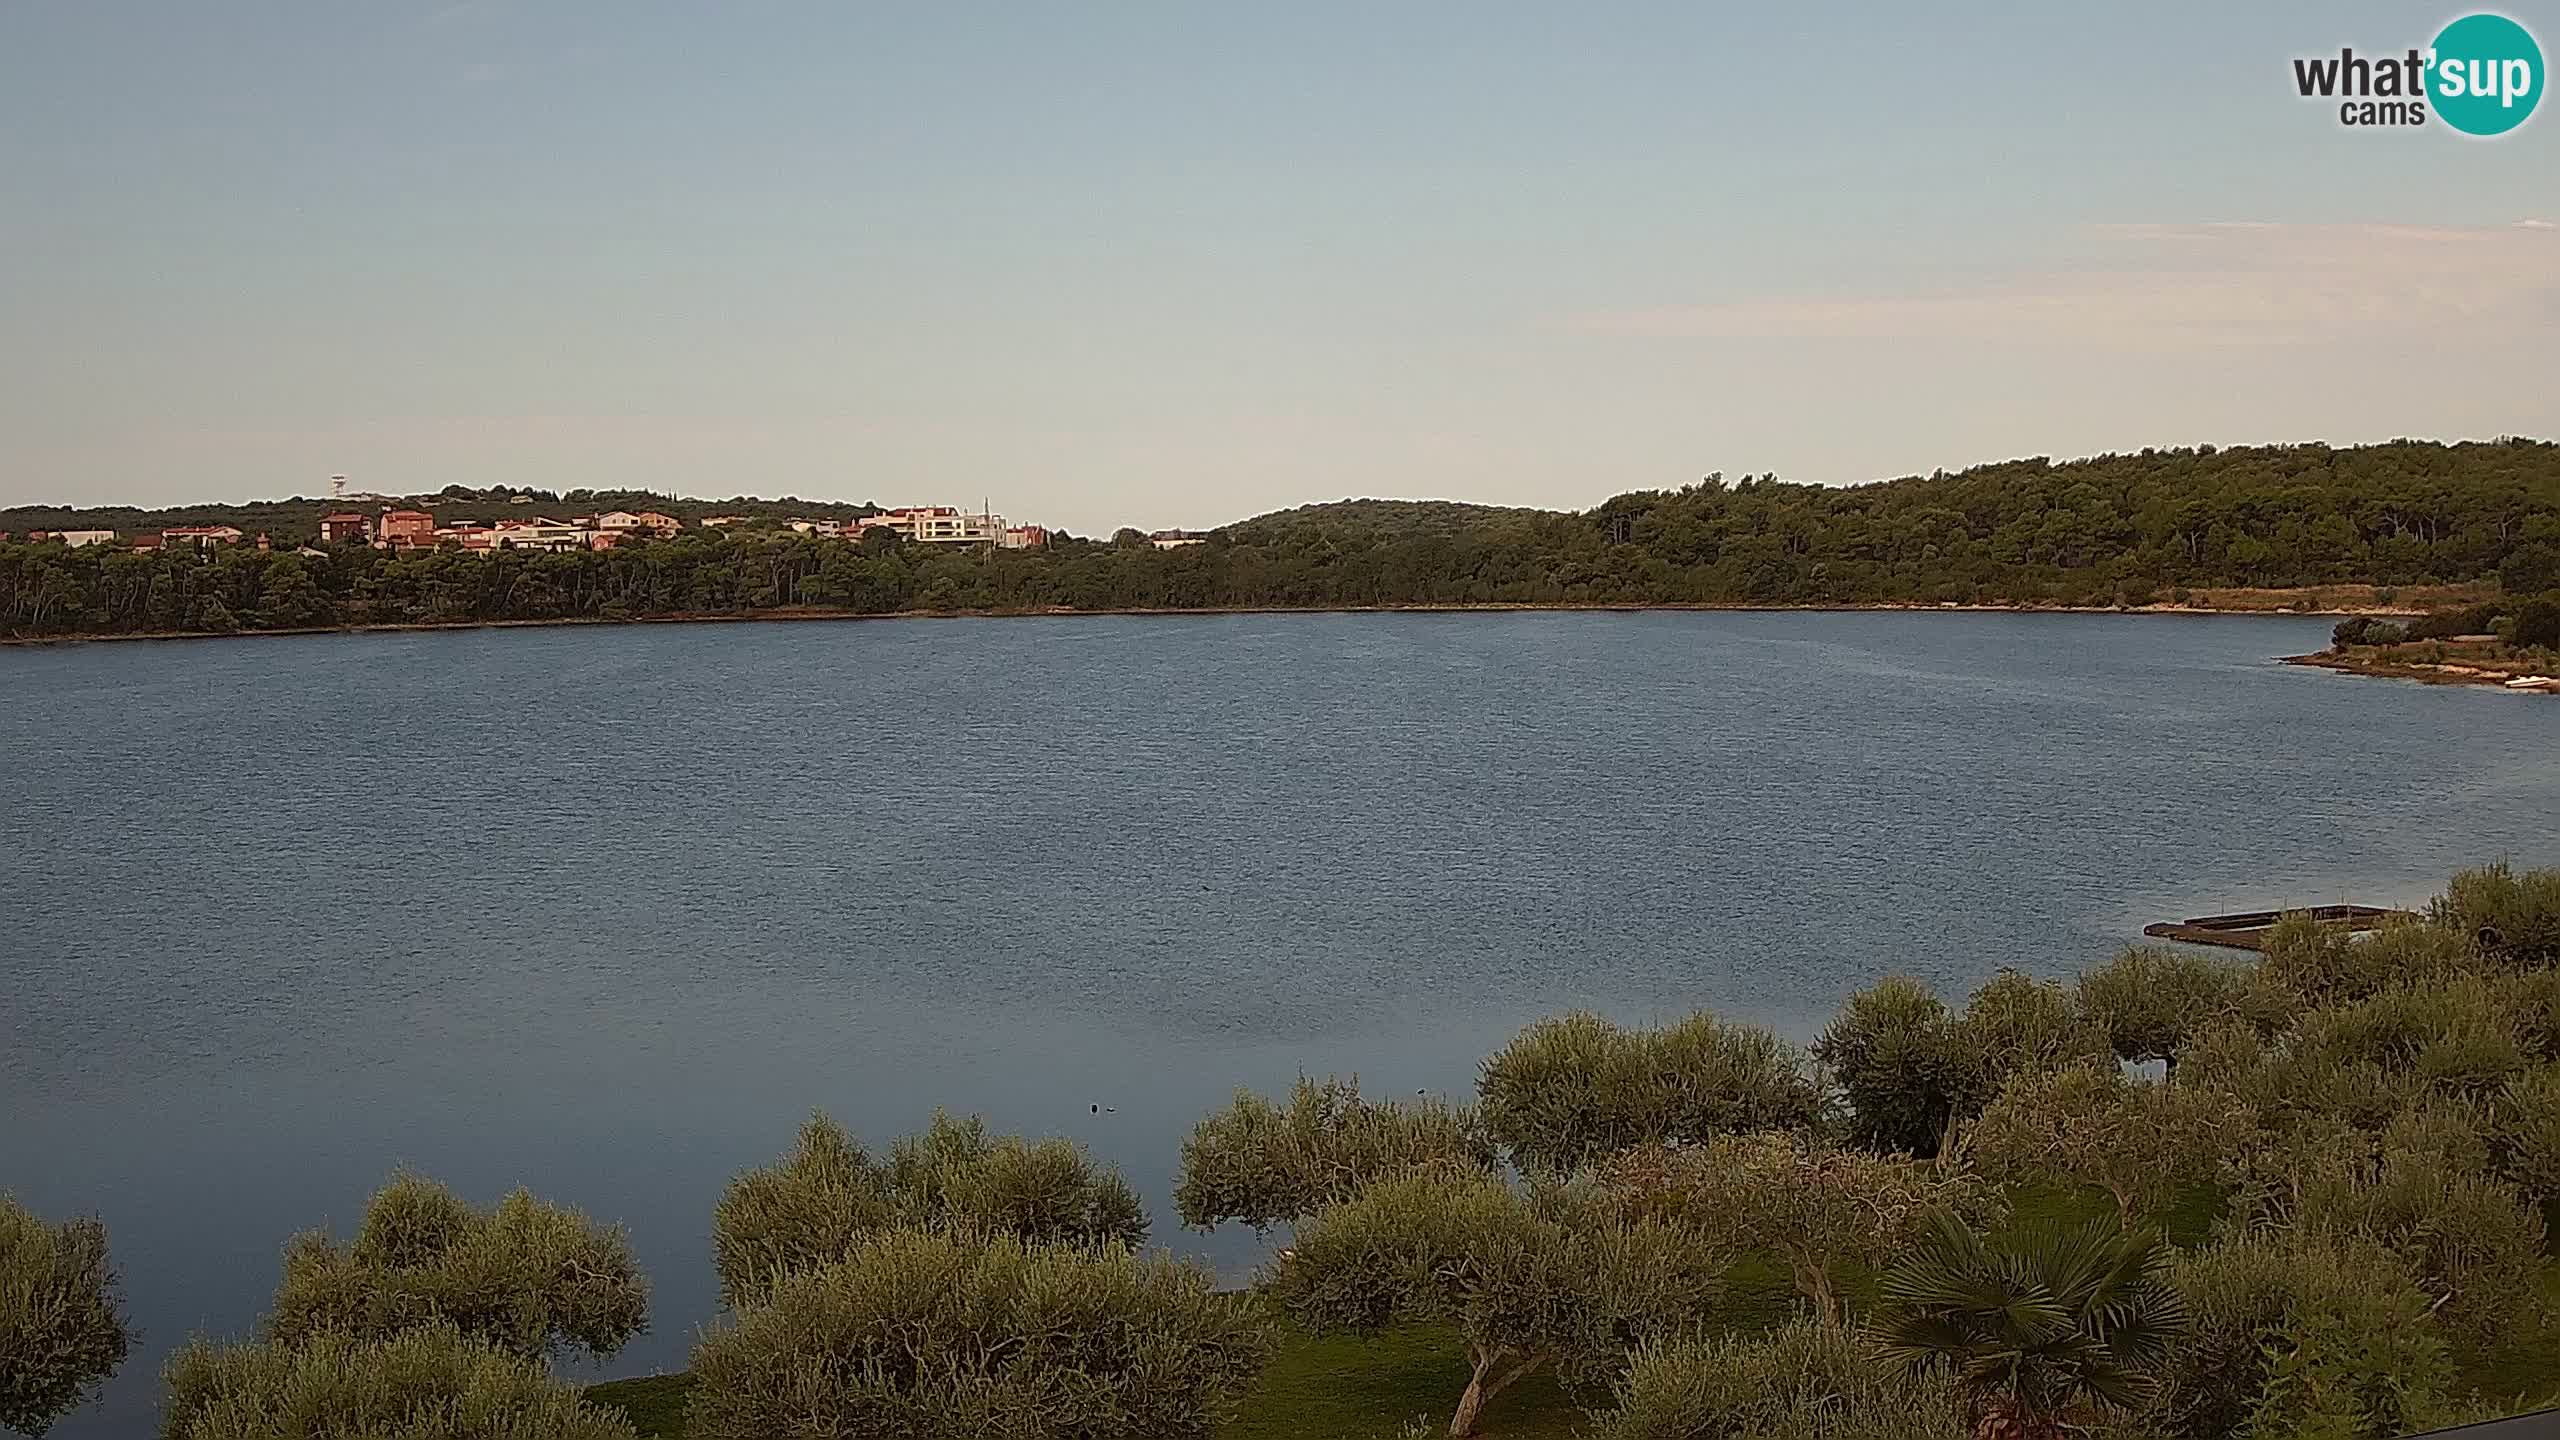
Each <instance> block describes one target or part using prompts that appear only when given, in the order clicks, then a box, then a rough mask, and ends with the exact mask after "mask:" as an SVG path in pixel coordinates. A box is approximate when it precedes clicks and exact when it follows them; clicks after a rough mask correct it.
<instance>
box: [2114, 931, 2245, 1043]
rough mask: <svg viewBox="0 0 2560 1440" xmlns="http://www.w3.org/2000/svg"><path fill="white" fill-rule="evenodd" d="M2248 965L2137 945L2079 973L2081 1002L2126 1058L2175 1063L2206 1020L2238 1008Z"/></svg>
mask: <svg viewBox="0 0 2560 1440" xmlns="http://www.w3.org/2000/svg"><path fill="white" fill-rule="evenodd" d="M2247 982H2248V973H2247V971H2246V970H2245V969H2244V968H2243V967H2241V966H2238V965H2234V964H2232V963H2231V962H2229V961H2227V960H2223V959H2221V958H2219V957H2216V956H2210V955H2196V954H2190V953H2188V952H2186V951H2181V950H2170V949H2165V948H2160V947H2153V946H2136V947H2134V948H2132V949H2129V950H2126V951H2125V952H2124V953H2122V954H2120V955H2118V956H2117V957H2116V958H2115V959H2113V960H2110V961H2108V962H2107V963H2106V964H2104V965H2101V966H2099V967H2098V968H2097V969H2095V970H2089V971H2085V972H2083V973H2082V974H2081V976H2080V984H2079V996H2078V998H2079V1005H2080V1009H2081V1011H2082V1012H2083V1013H2085V1014H2087V1015H2088V1016H2089V1017H2090V1018H2091V1019H2092V1020H2094V1021H2095V1022H2096V1023H2097V1024H2098V1025H2099V1026H2101V1027H2102V1028H2104V1029H2105V1031H2106V1032H2107V1040H2108V1043H2109V1044H2110V1045H2112V1046H2113V1047H2114V1049H2115V1053H2116V1057H2117V1058H2118V1059H2121V1060H2130V1061H2136V1062H2140V1061H2145V1060H2158V1061H2162V1062H2164V1063H2166V1064H2168V1065H2171V1066H2175V1065H2176V1064H2177V1062H2178V1055H2179V1052H2180V1051H2182V1050H2184V1049H2185V1048H2186V1046H2187V1042H2188V1041H2189V1040H2190V1039H2191V1038H2192V1037H2193V1036H2194V1035H2195V1033H2196V1032H2197V1031H2198V1030H2199V1029H2201V1028H2203V1027H2204V1026H2205V1025H2207V1024H2209V1023H2211V1022H2212V1021H2214V1020H2215V1019H2218V1018H2220V1017H2222V1016H2224V1015H2226V1014H2229V1013H2231V1012H2232V1011H2233V1009H2234V1007H2235V1006H2236V1005H2237V1004H2238V1001H2239V998H2240V993H2241V990H2242V988H2243V987H2244V986H2245V985H2246V984H2247Z"/></svg>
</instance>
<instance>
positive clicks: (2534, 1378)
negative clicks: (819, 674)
mask: <svg viewBox="0 0 2560 1440" xmlns="http://www.w3.org/2000/svg"><path fill="white" fill-rule="evenodd" d="M2010 1203H2011V1207H2012V1208H2011V1223H2013V1224H2032V1223H2035V1222H2038V1221H2047V1220H2062V1221H2068V1220H2078V1219H2083V1218H2088V1217H2092V1216H2097V1215H2102V1214H2107V1213H2110V1212H2111V1211H2112V1210H2113V1207H2114V1202H2113V1201H2111V1200H2109V1199H2108V1198H2107V1197H2106V1196H2105V1195H2103V1194H2100V1193H2097V1192H2086V1193H2080V1192H2072V1191H2032V1192H2025V1193H2019V1194H2014V1195H2012V1196H2011V1197H2010ZM2220 1204H2221V1197H2220V1196H2218V1195H2216V1194H2214V1193H2213V1192H2211V1191H2209V1190H2207V1191H2199V1192H2197V1193H2194V1194H2191V1195H2188V1196H2186V1197H2184V1198H2183V1199H2182V1200H2181V1201H2180V1202H2179V1204H2178V1205H2177V1206H2176V1207H2174V1208H2173V1209H2172V1210H2171V1211H2170V1213H2169V1214H2167V1215H2165V1216H2163V1217H2161V1218H2162V1222H2163V1224H2165V1225H2166V1227H2167V1229H2168V1231H2169V1237H2170V1238H2171V1239H2172V1240H2174V1241H2176V1242H2177V1243H2179V1244H2181V1245H2187V1246H2193V1245H2197V1244H2201V1243H2202V1242H2203V1241H2204V1239H2205V1238H2206V1236H2207V1235H2208V1233H2209V1232H2210V1230H2211V1227H2212V1221H2213V1217H2214V1215H2215V1214H2216V1212H2217V1211H2218V1209H2219V1207H2220ZM1725 1283H1726V1292H1725V1303H1724V1313H1725V1314H1726V1315H1728V1316H1729V1317H1730V1318H1731V1323H1732V1324H1733V1325H1734V1327H1735V1328H1737V1329H1759V1328H1764V1327H1766V1326H1769V1325H1774V1324H1776V1323H1778V1322H1779V1321H1781V1320H1783V1319H1785V1318H1786V1317H1787V1316H1788V1315H1789V1314H1790V1313H1791V1312H1792V1311H1793V1310H1794V1308H1795V1303H1796V1301H1795V1289H1794V1284H1793V1282H1792V1281H1791V1279H1790V1278H1789V1276H1788V1273H1787V1269H1786V1267H1785V1266H1784V1265H1783V1264H1780V1263H1778V1262H1777V1261H1775V1260H1773V1259H1767V1258H1757V1257H1755V1258H1752V1259H1746V1260H1743V1261H1741V1262H1740V1263H1738V1264H1736V1265H1735V1266H1734V1267H1733V1269H1732V1270H1730V1271H1729V1272H1727V1274H1726V1277H1725ZM1839 1283H1840V1291H1841V1295H1842V1297H1843V1298H1844V1299H1845V1300H1847V1301H1848V1303H1849V1305H1850V1306H1851V1307H1852V1309H1853V1310H1855V1309H1860V1308H1864V1306H1865V1305H1866V1304H1867V1303H1868V1302H1869V1301H1870V1300H1872V1299H1873V1296H1874V1291H1875V1277H1874V1276H1873V1275H1871V1274H1867V1273H1864V1272H1857V1273H1850V1274H1844V1275H1842V1276H1840V1277H1839ZM2541 1289H2542V1293H2543V1295H2544V1297H2545V1299H2546V1300H2548V1301H2549V1302H2550V1304H2551V1307H2552V1311H2553V1313H2554V1315H2560V1259H2554V1260H2547V1261H2545V1262H2544V1265H2543V1269H2542V1279H2541ZM2461 1365H2462V1383H2463V1384H2464V1385H2466V1386H2468V1387H2470V1388H2472V1389H2475V1390H2477V1391H2478V1392H2479V1393H2480V1394H2481V1395H2483V1396H2484V1397H2487V1398H2489V1399H2491V1400H2495V1401H2497V1402H2500V1404H2501V1405H2502V1406H2503V1408H2505V1409H2507V1410H2509V1411H2517V1410H2525V1409H2531V1408H2534V1407H2535V1406H2538V1405H2549V1404H2554V1403H2560V1322H2553V1323H2546V1324H2544V1325H2543V1326H2541V1327H2539V1328H2535V1329H2531V1330H2527V1331H2520V1332H2519V1333H2516V1334H2513V1335H2510V1336H2507V1337H2505V1339H2504V1340H2503V1342H2502V1343H2501V1344H2500V1345H2499V1346H2498V1347H2497V1348H2496V1349H2495V1350H2492V1351H2488V1352H2485V1353H2472V1354H2465V1355H2463V1356H2462V1357H2461ZM692 1384H693V1381H692V1379H691V1377H689V1376H684V1375H658V1376H650V1377H647V1378H645V1379H638V1380H614V1381H608V1382H606V1383H605V1384H602V1385H595V1386H591V1387H589V1388H588V1390H587V1398H589V1399H591V1400H594V1401H596V1402H597V1403H599V1404H604V1405H611V1406H616V1407H619V1408H620V1409H621V1410H622V1411H623V1412H624V1413H625V1414H628V1415H629V1416H630V1417H631V1422H632V1424H633V1425H634V1426H636V1427H638V1429H639V1431H640V1433H641V1435H642V1436H644V1437H662V1440H673V1437H681V1436H682V1435H683V1434H684V1397H685V1392H686V1391H687V1390H688V1389H690V1388H691V1386H692ZM1466 1387H1467V1359H1466V1352H1465V1347H1464V1346H1463V1345H1461V1344H1460V1342H1459V1340H1458V1336H1457V1332H1456V1331H1454V1330H1452V1329H1450V1328H1448V1327H1445V1326H1416V1327H1412V1328H1409V1329H1402V1330H1394V1331H1390V1332H1388V1333H1387V1334H1384V1335H1378V1336H1373V1337H1369V1338H1365V1339H1364V1338H1361V1337H1357V1336H1349V1335H1334V1336H1315V1335H1309V1334H1307V1333H1306V1332H1305V1331H1302V1330H1299V1329H1297V1328H1295V1327H1284V1329H1283V1331H1282V1339H1281V1343H1280V1348H1279V1350H1278V1352H1277V1353H1276V1354H1275V1355H1273V1357H1272V1361H1271V1364H1270V1367H1269V1368H1268V1369H1266V1370H1264V1371H1263V1375H1262V1380H1261V1383H1260V1384H1259V1385H1258V1386H1256V1387H1255V1389H1254V1392H1253V1393H1252V1394H1251V1395H1250V1396H1248V1397H1246V1399H1245V1402H1244V1405H1243V1407H1242V1410H1241V1411H1240V1413H1239V1414H1238V1415H1237V1416H1236V1420H1235V1423H1234V1424H1232V1425H1229V1426H1228V1427H1227V1429H1226V1431H1225V1432H1224V1440H1394V1437H1396V1436H1397V1435H1399V1434H1400V1433H1402V1431H1403V1429H1404V1427H1405V1426H1406V1425H1407V1424H1408V1423H1409V1422H1411V1421H1413V1420H1416V1419H1425V1420H1428V1421H1429V1422H1430V1424H1431V1427H1432V1429H1433V1430H1434V1431H1435V1432H1436V1431H1438V1430H1440V1429H1441V1428H1442V1427H1443V1426H1445V1425H1446V1424H1447V1423H1448V1419H1449V1412H1450V1410H1451V1409H1453V1408H1455V1406H1456V1405H1457V1403H1458V1395H1459V1393H1460V1392H1461V1391H1463V1390H1465V1389H1466ZM1581 1418H1582V1411H1581V1408H1580V1407H1579V1406H1577V1405H1576V1404H1575V1403H1574V1400H1573V1398H1572V1397H1571V1396H1569V1395H1567V1394H1566V1393H1565V1392H1564V1391H1563V1390H1562V1389H1561V1388H1560V1387H1559V1386H1558V1385H1557V1383H1556V1379H1555V1377H1554V1376H1552V1375H1533V1376H1531V1377H1529V1378H1527V1379H1525V1380H1522V1381H1521V1382H1520V1383H1518V1384H1517V1385H1514V1386H1512V1387H1511V1388H1510V1389H1508V1390H1505V1391H1503V1392H1502V1393H1501V1394H1500V1395H1498V1396H1496V1397H1495V1398H1494V1400H1493V1403H1492V1404H1490V1405H1488V1406H1486V1407H1485V1412H1484V1419H1483V1421H1482V1423H1481V1424H1480V1425H1479V1427H1478V1432H1479V1433H1480V1434H1483V1435H1485V1436H1488V1437H1492V1440H1563V1437H1566V1436H1570V1435H1572V1434H1573V1433H1574V1431H1575V1429H1576V1427H1577V1426H1578V1424H1579V1423H1580V1421H1581Z"/></svg>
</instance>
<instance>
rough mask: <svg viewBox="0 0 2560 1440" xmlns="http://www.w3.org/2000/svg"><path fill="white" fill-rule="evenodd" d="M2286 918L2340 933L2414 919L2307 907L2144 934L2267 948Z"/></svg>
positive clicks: (2154, 927)
mask: <svg viewBox="0 0 2560 1440" xmlns="http://www.w3.org/2000/svg"><path fill="white" fill-rule="evenodd" d="M2287 915H2308V916H2310V917H2311V918H2312V919H2314V920H2316V921H2318V922H2320V923H2321V924H2323V925H2333V926H2336V927H2337V928H2339V929H2341V930H2379V929H2381V928H2382V927H2383V926H2384V925H2386V924H2388V923H2390V922H2391V921H2393V920H2414V919H2416V918H2417V916H2416V915H2415V913H2414V912H2411V911H2408V910H2387V909H2384V908H2383V907H2381V906H2379V905H2304V906H2301V907H2299V908H2296V909H2292V910H2243V911H2240V912H2238V913H2237V914H2232V915H2198V916H2196V917H2194V918H2193V919H2188V920H2162V921H2159V922H2158V923H2156V924H2151V925H2145V926H2143V927H2142V933H2143V934H2145V935H2148V936H2151V937H2152V938H2153V939H2156V940H2184V941H2186V942H2187V943H2188V944H2190V945H2227V946H2229V947H2231V948H2232V949H2234V950H2260V949H2264V948H2265V947H2266V943H2267V932H2268V931H2269V930H2271V929H2273V928H2275V923H2276V922H2277V921H2278V920H2281V919H2283V918H2284V917H2286V916H2287Z"/></svg>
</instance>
